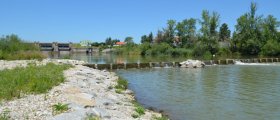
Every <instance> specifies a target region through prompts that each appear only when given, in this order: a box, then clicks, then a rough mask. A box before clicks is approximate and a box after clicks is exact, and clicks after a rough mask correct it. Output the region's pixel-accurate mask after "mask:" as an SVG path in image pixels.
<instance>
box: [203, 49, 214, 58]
mask: <svg viewBox="0 0 280 120" xmlns="http://www.w3.org/2000/svg"><path fill="white" fill-rule="evenodd" d="M203 59H205V60H211V59H212V54H211V52H209V51H206V52H205V53H204V54H203Z"/></svg>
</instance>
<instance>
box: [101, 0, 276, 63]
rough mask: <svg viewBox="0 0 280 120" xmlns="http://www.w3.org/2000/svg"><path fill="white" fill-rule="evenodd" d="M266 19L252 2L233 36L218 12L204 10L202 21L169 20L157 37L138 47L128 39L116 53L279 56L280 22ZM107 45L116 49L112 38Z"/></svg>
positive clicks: (145, 37)
mask: <svg viewBox="0 0 280 120" xmlns="http://www.w3.org/2000/svg"><path fill="white" fill-rule="evenodd" d="M263 16H264V15H257V6H256V3H251V6H250V10H249V11H248V12H247V13H245V14H243V15H241V16H240V17H239V18H238V19H237V24H236V25H235V31H233V33H232V34H231V31H230V30H229V28H228V25H227V24H226V23H223V24H222V25H220V15H219V14H218V13H217V12H209V11H207V10H203V11H202V14H201V18H200V19H196V18H189V19H184V20H182V21H179V22H176V21H175V20H168V21H167V25H166V27H164V28H163V29H161V30H158V32H157V33H156V34H153V33H149V34H148V35H143V36H142V37H141V44H140V45H137V44H134V43H133V38H132V37H127V38H126V39H125V42H127V44H126V45H124V46H118V47H116V48H115V49H116V51H115V52H116V53H117V54H140V55H172V56H192V57H205V58H211V56H214V55H215V56H218V57H219V56H223V57H236V56H239V55H245V56H248V55H249V56H258V55H261V56H279V55H280V32H278V31H277V29H278V28H279V25H280V23H279V21H278V20H277V19H276V18H275V17H274V16H273V15H268V16H267V17H263ZM198 26H199V27H200V28H198ZM231 35H232V36H231ZM115 42H116V41H115ZM105 43H106V45H110V46H113V43H114V41H113V40H112V39H111V38H108V39H106V42H105Z"/></svg>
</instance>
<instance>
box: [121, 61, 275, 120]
mask: <svg viewBox="0 0 280 120" xmlns="http://www.w3.org/2000/svg"><path fill="white" fill-rule="evenodd" d="M117 73H118V74H119V75H121V76H122V77H124V78H126V79H127V80H128V81H129V87H130V89H132V90H133V91H135V93H136V94H135V95H136V98H137V100H138V101H139V102H140V103H141V104H143V105H144V106H145V107H147V108H148V107H153V108H156V109H157V110H163V111H164V112H166V113H167V114H168V115H169V116H170V118H171V119H174V120H279V119H280V65H274V66H238V65H227V66H208V67H206V68H204V69H185V68H154V69H129V70H118V71H117Z"/></svg>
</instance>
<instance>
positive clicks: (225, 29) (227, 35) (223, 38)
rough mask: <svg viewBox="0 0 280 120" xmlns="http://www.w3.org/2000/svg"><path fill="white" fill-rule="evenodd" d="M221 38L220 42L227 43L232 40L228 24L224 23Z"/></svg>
mask: <svg viewBox="0 0 280 120" xmlns="http://www.w3.org/2000/svg"><path fill="white" fill-rule="evenodd" d="M219 38H220V39H219V41H226V40H229V39H230V30H229V29H228V25H227V24H226V23H223V24H222V26H221V27H220V32H219Z"/></svg>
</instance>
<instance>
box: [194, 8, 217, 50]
mask: <svg viewBox="0 0 280 120" xmlns="http://www.w3.org/2000/svg"><path fill="white" fill-rule="evenodd" d="M219 18H220V15H219V14H218V13H217V12H213V13H212V15H210V14H209V11H207V10H203V11H202V20H200V24H201V29H200V32H201V33H202V36H200V38H199V39H200V42H201V43H199V44H200V46H201V47H205V48H206V51H205V52H207V51H210V52H211V54H215V53H216V52H218V34H217V33H218V32H217V28H218V26H219Z"/></svg>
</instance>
